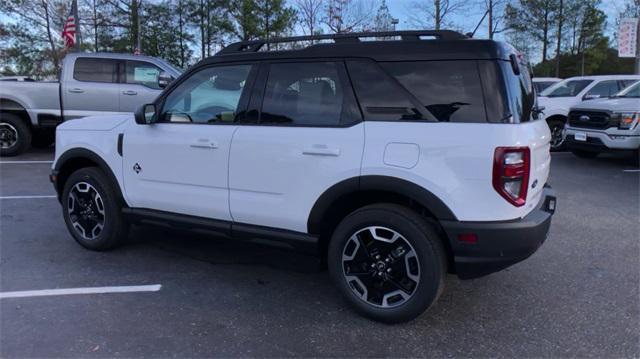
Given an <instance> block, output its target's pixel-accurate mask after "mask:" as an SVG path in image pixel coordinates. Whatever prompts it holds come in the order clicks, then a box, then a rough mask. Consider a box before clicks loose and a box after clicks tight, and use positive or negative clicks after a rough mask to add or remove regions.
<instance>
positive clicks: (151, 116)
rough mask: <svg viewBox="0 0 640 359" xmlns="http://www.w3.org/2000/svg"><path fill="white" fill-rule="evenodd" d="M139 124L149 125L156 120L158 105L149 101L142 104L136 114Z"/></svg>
mask: <svg viewBox="0 0 640 359" xmlns="http://www.w3.org/2000/svg"><path fill="white" fill-rule="evenodd" d="M134 116H135V118H136V123H137V124H138V125H149V124H152V123H154V122H155V121H156V118H157V116H156V105H155V104H153V103H149V104H146V105H142V106H140V107H139V108H138V110H137V111H136V112H135V114H134Z"/></svg>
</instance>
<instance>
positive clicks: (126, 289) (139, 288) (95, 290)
mask: <svg viewBox="0 0 640 359" xmlns="http://www.w3.org/2000/svg"><path fill="white" fill-rule="evenodd" d="M160 288H162V285H160V284H152V285H132V286H118V287H87V288H65V289H42V290H23V291H17V292H0V299H4V298H26V297H48V296H54V295H74V294H105V293H134V292H157V291H159V290H160Z"/></svg>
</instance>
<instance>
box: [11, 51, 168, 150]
mask: <svg viewBox="0 0 640 359" xmlns="http://www.w3.org/2000/svg"><path fill="white" fill-rule="evenodd" d="M179 75H180V70H178V69H176V68H174V67H173V66H171V65H170V64H168V63H167V62H165V61H164V60H161V59H157V58H153V57H147V56H135V55H126V54H109V53H70V54H68V55H67V56H65V58H64V59H63V61H62V71H61V75H60V79H59V81H50V82H33V81H7V82H3V83H2V85H0V155H2V156H15V155H18V154H20V153H23V152H25V151H26V150H27V149H29V147H30V146H34V147H46V146H49V145H51V144H52V143H53V141H54V134H55V127H56V126H57V125H58V124H60V123H61V122H62V121H66V120H70V119H75V118H80V117H84V116H90V115H99V114H107V115H114V114H122V113H132V112H133V111H135V109H136V108H138V106H140V105H141V104H144V103H147V102H150V101H153V100H154V99H155V98H156V96H158V95H159V94H160V92H161V91H162V88H163V87H164V86H165V85H166V84H167V83H168V82H170V81H171V80H172V79H174V78H176V77H178V76H179ZM159 78H162V79H164V80H163V81H158V79H159Z"/></svg>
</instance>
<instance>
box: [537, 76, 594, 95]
mask: <svg viewBox="0 0 640 359" xmlns="http://www.w3.org/2000/svg"><path fill="white" fill-rule="evenodd" d="M592 82H593V80H571V81H565V82H563V83H560V84H558V85H557V86H555V87H552V88H549V89H547V91H545V92H544V93H542V94H541V95H542V96H547V97H575V96H578V94H579V93H580V92H581V91H582V90H584V88H585V87H587V86H589V84H590V83H592ZM549 90H550V91H549Z"/></svg>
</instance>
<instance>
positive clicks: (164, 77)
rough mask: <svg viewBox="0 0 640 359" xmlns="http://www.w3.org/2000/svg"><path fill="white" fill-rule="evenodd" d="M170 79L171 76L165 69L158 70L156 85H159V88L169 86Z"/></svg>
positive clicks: (171, 79)
mask: <svg viewBox="0 0 640 359" xmlns="http://www.w3.org/2000/svg"><path fill="white" fill-rule="evenodd" d="M171 81H173V77H172V76H171V75H169V74H168V73H166V72H165V71H162V72H160V74H159V75H158V87H160V88H161V89H163V88H165V87H167V86H169V84H170V83H171Z"/></svg>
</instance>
